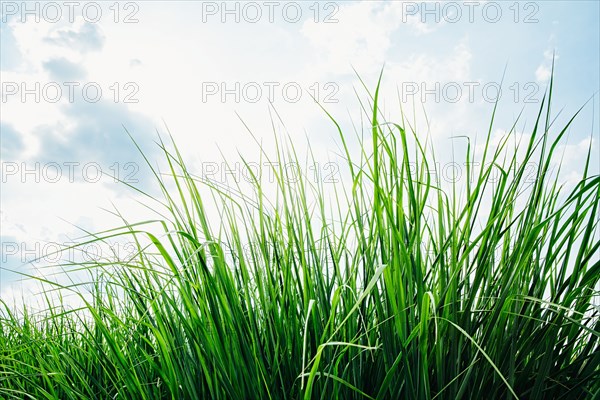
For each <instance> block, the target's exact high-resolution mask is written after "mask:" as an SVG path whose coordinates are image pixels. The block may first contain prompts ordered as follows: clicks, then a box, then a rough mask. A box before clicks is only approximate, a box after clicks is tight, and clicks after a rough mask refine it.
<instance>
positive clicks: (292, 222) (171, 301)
mask: <svg viewBox="0 0 600 400" xmlns="http://www.w3.org/2000/svg"><path fill="white" fill-rule="evenodd" d="M551 93H552V90H551V86H550V90H549V91H548V95H547V97H545V98H544V101H543V102H542V105H541V107H540V110H539V114H538V117H537V120H536V123H535V126H534V128H533V129H532V130H531V131H530V132H528V133H529V135H528V136H526V141H523V142H521V143H519V148H520V152H519V153H517V152H516V151H515V149H514V148H512V147H511V146H513V141H512V140H513V139H512V138H513V135H514V134H515V132H514V129H513V130H511V131H509V132H508V133H507V134H506V136H505V137H504V138H503V140H502V141H501V142H500V143H499V144H498V145H495V144H493V143H492V142H491V139H490V138H491V132H492V126H493V116H492V120H491V122H490V126H489V132H490V133H489V134H488V136H487V141H486V144H485V146H484V152H483V156H482V158H481V159H477V160H476V159H475V155H474V149H473V148H472V146H471V143H470V142H469V141H467V139H464V140H465V141H466V142H467V149H468V150H467V155H466V159H465V160H464V162H465V163H464V165H466V166H467V171H466V175H467V176H469V177H471V176H472V177H473V179H467V180H466V184H464V185H462V186H459V184H458V183H457V184H454V185H449V186H450V187H448V185H444V184H443V182H440V180H439V179H432V174H431V173H430V172H431V171H432V170H434V169H435V168H436V163H435V156H434V153H433V150H432V146H431V143H428V142H427V140H425V139H423V137H422V136H420V134H419V132H414V131H413V130H412V129H411V127H410V124H408V123H405V121H404V120H403V119H401V122H400V123H393V122H389V121H385V120H384V119H383V116H382V114H381V113H380V111H379V107H378V96H379V86H378V87H377V90H376V91H375V92H374V93H373V94H372V95H368V96H367V99H366V101H364V102H363V104H364V105H365V109H364V111H365V112H366V113H368V116H369V119H370V131H369V132H368V135H366V137H367V138H366V139H365V138H362V137H360V136H359V140H360V152H359V153H358V155H357V154H354V152H353V149H352V148H351V147H352V146H350V145H349V144H348V142H347V140H348V138H349V137H350V136H351V135H354V134H355V133H354V132H342V130H341V128H340V127H339V125H338V124H337V123H336V121H335V119H334V118H333V117H331V122H332V123H333V126H335V127H337V128H338V129H339V140H340V144H341V148H342V149H343V151H344V153H345V159H346V164H345V171H344V174H345V176H347V177H348V178H349V179H345V180H343V182H341V183H340V184H338V185H334V186H333V187H327V188H325V187H324V184H323V182H322V181H318V180H317V181H315V180H314V179H312V175H311V172H309V171H304V170H301V169H299V170H296V171H290V169H289V168H283V167H282V166H283V165H290V164H292V165H303V163H302V162H300V161H299V160H300V159H301V157H300V156H298V154H297V152H296V150H295V148H294V146H293V143H291V142H290V141H289V140H283V141H281V140H279V141H278V142H277V151H275V152H274V153H273V154H266V152H263V154H261V155H260V156H261V159H263V158H264V159H266V160H271V161H273V163H272V164H271V165H272V167H271V168H272V171H270V173H271V174H272V176H274V177H276V180H275V183H274V184H273V185H269V184H268V182H267V183H265V182H263V176H264V175H266V174H260V176H259V175H255V176H254V177H253V179H254V181H253V182H252V183H251V184H250V185H249V186H250V190H248V187H245V188H243V190H242V188H235V187H233V188H227V189H225V188H223V187H222V186H221V185H217V184H215V183H214V182H210V181H206V180H204V179H202V177H198V176H196V175H194V173H193V171H189V170H188V169H187V168H186V165H185V163H184V160H183V158H182V156H181V155H180V153H179V151H178V150H177V148H176V146H175V145H174V144H172V145H168V146H167V145H165V143H163V142H161V143H160V146H161V148H162V150H163V154H164V159H165V161H166V162H167V163H168V166H169V173H168V174H161V173H159V172H158V171H156V170H155V171H154V172H155V175H156V178H157V179H156V184H157V185H158V186H160V188H161V189H162V191H163V195H164V196H163V197H162V198H161V199H157V198H154V199H151V198H149V199H148V205H149V206H150V207H152V208H153V209H154V210H155V211H156V212H157V215H160V216H161V217H160V218H158V219H157V220H153V221H142V222H141V223H137V224H133V223H130V222H128V221H127V220H126V216H124V217H123V221H124V224H123V226H122V227H120V228H117V229H115V230H113V231H109V232H103V233H100V234H97V235H94V236H91V237H90V240H91V241H107V240H111V239H115V238H123V237H125V238H127V239H128V240H130V241H135V242H136V243H137V244H138V245H137V246H138V251H137V252H136V254H135V255H134V257H132V258H131V259H127V260H126V259H122V260H120V262H104V263H102V262H96V263H91V264H85V265H80V266H79V267H83V268H85V269H89V273H90V277H91V278H93V282H94V283H93V285H92V286H93V289H92V294H93V296H92V297H91V299H92V300H89V298H88V297H82V299H83V300H84V301H85V304H86V306H85V307H84V308H83V309H80V310H66V309H64V308H63V307H61V305H60V301H59V302H56V301H53V300H50V297H49V298H48V310H47V312H46V314H45V315H44V316H42V317H40V316H33V315H31V314H27V313H25V314H23V315H20V314H19V315H17V313H16V312H15V311H12V309H11V308H10V307H9V306H5V307H4V311H3V314H2V315H3V319H2V320H1V322H2V324H1V325H0V397H2V398H7V399H9V398H52V399H54V398H56V399H81V398H89V399H97V398H107V399H108V398H110V399H122V398H131V399H157V398H172V399H182V398H190V399H200V398H227V399H249V398H257V399H269V398H270V399H285V398H302V397H303V398H306V399H308V398H320V399H326V400H328V399H334V398H339V399H350V398H377V399H431V398H439V399H457V398H469V399H497V398H527V399H560V398H564V399H577V398H592V397H594V396H597V395H598V392H599V390H600V379H599V373H600V370H599V365H600V352H599V345H598V334H599V318H598V316H599V310H598V307H597V305H595V304H594V302H595V303H596V304H597V300H598V280H599V279H600V261H599V247H600V240H599V238H598V199H599V198H600V177H599V176H597V175H594V176H590V174H589V172H588V171H589V162H590V153H589V152H588V154H583V155H582V159H586V160H587V161H586V163H585V168H584V170H583V172H582V176H581V180H580V181H579V183H578V184H577V185H575V186H574V188H572V189H569V190H568V191H565V189H564V188H563V187H561V185H560V182H561V181H560V174H557V173H555V172H556V171H554V170H552V165H551V159H552V157H553V156H554V152H555V150H556V148H557V146H558V145H560V144H561V143H563V141H564V135H565V132H566V131H567V129H568V125H567V126H564V127H556V126H553V125H552V121H553V116H552V115H551V114H550V106H549V104H550V97H551ZM494 113H495V110H494ZM328 115H329V114H328ZM569 124H570V122H569ZM523 150H524V151H523ZM590 151H591V150H590ZM311 154H312V153H310V152H309V159H310V157H311ZM585 157H587V158H585ZM148 165H149V166H152V162H151V160H148ZM261 165H262V164H261ZM531 165H535V171H533V173H534V178H535V179H533V180H530V179H528V178H529V177H530V175H531V169H527V168H530V167H531ZM249 170H251V169H249ZM290 174H295V175H294V176H298V174H299V175H300V176H302V177H303V179H299V180H298V179H294V178H293V177H290ZM492 175H493V176H497V177H498V179H491V178H490V177H491V176H492ZM434 176H438V177H439V176H440V175H439V174H434ZM237 189H239V191H238V190H237ZM205 193H210V195H209V196H206V195H205ZM213 202H214V203H213ZM209 204H210V206H209ZM214 205H216V206H217V207H216V208H217V209H218V212H219V218H214V215H212V214H211V213H209V212H207V209H208V208H209V207H210V208H211V209H212V208H213V206H214ZM157 225H158V226H160V227H162V233H161V234H157V233H156V226H157ZM150 226H152V229H151V228H150ZM248 244H251V246H248ZM71 267H73V266H71ZM56 286H59V285H58V284H56ZM63 289H68V290H74V291H75V292H76V293H77V290H79V288H78V286H77V285H75V286H73V287H67V288H63Z"/></svg>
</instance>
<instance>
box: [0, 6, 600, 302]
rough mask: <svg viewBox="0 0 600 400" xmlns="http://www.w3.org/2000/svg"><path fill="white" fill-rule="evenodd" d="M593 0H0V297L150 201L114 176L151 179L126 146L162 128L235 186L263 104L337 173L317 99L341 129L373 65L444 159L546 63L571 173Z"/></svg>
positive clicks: (586, 94) (524, 121)
mask: <svg viewBox="0 0 600 400" xmlns="http://www.w3.org/2000/svg"><path fill="white" fill-rule="evenodd" d="M599 5H600V2H598V1H560V0H553V1H502V2H497V1H496V2H495V1H458V2H453V1H445V2H408V1H385V2H382V1H343V2H342V1H338V2H333V1H321V2H316V1H307V2H284V1H271V2H269V1H265V2H235V1H231V2H226V3H225V2H221V1H218V2H211V1H205V2H201V1H170V2H166V1H122V2H114V1H109V2H101V1H98V2H74V3H69V2H21V1H19V2H12V1H2V2H0V17H1V21H0V83H1V88H0V97H1V103H0V107H1V109H0V145H1V153H0V163H1V167H2V171H1V173H2V174H1V175H2V177H1V178H2V180H1V182H0V185H1V190H0V201H1V213H0V223H1V228H0V241H1V247H2V260H0V298H2V299H5V300H6V299H11V298H22V297H23V293H29V292H31V291H32V290H34V289H33V285H32V284H31V280H29V279H23V277H22V276H20V275H19V274H18V273H17V272H25V273H28V274H32V275H41V276H48V275H50V274H52V273H53V272H56V271H55V270H54V269H52V268H45V266H46V265H51V264H52V262H53V261H55V260H53V259H52V257H50V256H48V253H52V251H54V249H55V248H56V247H55V244H67V243H70V242H71V241H73V240H75V239H76V238H78V237H81V236H82V233H83V231H82V229H83V230H87V231H90V232H96V231H99V230H102V229H106V228H109V227H111V226H115V224H116V225H118V224H119V221H118V220H117V219H116V218H114V216H112V215H111V214H110V213H109V212H107V211H106V209H113V207H117V208H118V210H119V211H121V212H122V213H123V214H124V215H127V216H128V218H129V219H130V220H139V219H143V218H144V217H145V216H146V213H147V210H145V209H144V208H143V207H141V206H140V205H139V204H138V203H137V201H138V200H140V195H139V194H137V192H135V191H133V190H131V189H130V188H129V187H128V186H127V185H123V184H122V183H119V182H118V180H121V181H125V182H127V183H128V184H131V185H134V186H136V187H139V188H141V189H143V190H145V191H147V192H148V193H151V194H154V193H158V191H157V190H158V188H157V186H156V184H155V181H154V180H153V177H152V175H151V173H150V169H149V168H148V167H147V165H146V164H145V161H144V158H143V157H142V156H141V155H140V153H139V151H138V149H137V147H136V144H137V145H139V146H140V148H142V149H143V151H144V154H145V156H146V157H147V158H148V160H149V161H150V163H151V164H152V165H158V166H160V165H161V163H162V162H163V161H164V160H162V159H161V151H160V148H159V146H158V145H157V144H156V141H157V139H158V137H159V135H160V137H162V138H167V137H168V135H169V134H170V135H172V136H173V138H174V140H175V142H176V143H177V145H178V147H179V148H180V149H181V150H182V153H183V156H184V158H185V159H186V161H187V162H188V165H189V166H190V169H192V170H195V171H198V173H199V174H210V177H211V179H213V180H217V181H219V182H220V183H223V184H231V183H232V180H236V179H238V180H239V179H243V177H244V173H245V172H246V171H244V170H243V168H242V167H241V166H240V164H239V163H236V162H235V161H234V160H237V158H236V157H237V155H238V153H240V154H243V155H244V157H245V158H246V159H247V160H249V161H251V162H252V161H254V162H259V160H260V154H259V152H258V147H257V145H256V143H255V140H254V138H253V135H254V137H256V138H258V139H259V141H261V143H262V145H263V146H264V147H265V149H267V150H268V149H269V148H272V147H273V146H274V136H273V125H272V118H273V112H274V111H276V113H277V115H278V116H279V117H280V119H281V120H280V121H279V120H278V121H276V124H275V126H276V128H275V129H276V130H277V131H278V132H279V133H281V132H285V133H286V134H289V136H290V138H292V140H294V143H296V144H297V145H298V146H299V147H300V148H302V147H303V146H306V145H308V144H310V146H311V147H312V148H313V149H314V150H315V151H316V153H317V157H318V159H319V160H322V163H321V164H320V166H319V167H318V168H319V169H320V171H321V172H322V174H323V175H324V176H327V174H329V175H331V174H335V173H337V170H336V169H335V168H333V169H328V168H329V166H328V165H327V161H328V160H331V159H332V157H334V156H335V153H336V152H337V151H338V150H339V145H340V141H339V137H338V136H337V131H336V130H335V127H334V126H333V124H332V123H331V122H330V121H329V119H328V117H327V116H326V115H325V113H324V112H323V110H322V109H321V107H320V106H319V105H318V104H317V103H315V99H316V100H317V101H318V103H319V104H320V105H321V106H323V107H324V108H325V109H326V110H327V111H328V112H329V113H331V114H332V115H334V116H335V118H336V119H337V120H338V122H339V123H340V125H341V126H342V127H343V130H344V132H348V133H347V134H348V138H349V141H350V143H351V144H352V143H353V142H352V138H353V137H354V131H353V128H352V127H353V124H355V123H357V122H358V123H360V122H361V118H362V119H364V115H363V114H362V112H361V108H360V102H359V100H358V98H360V97H361V96H362V98H363V99H364V98H367V97H365V96H368V95H367V92H366V90H367V89H368V90H370V91H372V90H374V88H375V86H376V84H377V79H378V77H379V74H380V73H381V72H382V71H383V75H382V95H381V97H382V100H381V104H382V109H383V112H384V113H385V115H386V117H388V118H389V119H390V120H394V119H396V120H399V119H400V118H401V110H402V111H403V112H404V113H405V115H407V116H410V119H411V121H413V122H414V125H415V126H416V128H417V131H418V132H419V134H420V135H429V136H430V137H431V138H432V140H433V143H434V145H435V146H436V148H439V152H440V159H442V160H444V159H447V160H449V159H451V158H452V156H453V153H452V152H453V151H457V152H460V151H461V149H460V148H458V147H460V144H454V142H452V137H454V136H461V135H462V136H469V137H471V138H478V137H479V138H480V137H482V135H485V134H486V133H487V130H488V127H489V121H490V118H491V115H492V110H493V107H494V104H495V102H496V100H498V112H497V116H496V120H495V124H494V126H493V134H494V135H496V136H498V137H499V136H500V135H502V133H504V132H506V131H508V130H509V129H510V128H511V126H512V124H513V123H514V121H515V119H516V118H517V116H519V115H520V114H521V117H520V120H519V121H520V122H519V124H518V127H517V132H516V133H515V134H518V135H526V134H527V132H528V130H529V131H530V129H531V127H532V124H533V121H534V118H535V115H536V112H537V111H538V109H539V106H540V103H541V101H542V98H543V96H544V93H545V92H546V91H547V87H548V83H549V79H550V76H551V70H552V65H553V63H554V66H555V70H554V78H555V91H554V94H553V98H554V99H553V101H554V103H553V111H554V112H555V113H556V115H558V118H557V121H558V124H560V122H563V123H564V122H566V121H567V120H568V118H569V117H570V116H571V115H573V114H574V113H575V112H577V111H578V110H579V109H580V108H581V107H583V109H582V111H581V113H580V114H579V116H578V118H577V120H576V121H575V123H574V124H573V125H572V127H571V129H570V130H569V132H568V144H567V145H565V146H563V148H561V149H560V153H561V154H562V155H563V159H562V165H563V168H564V172H565V176H566V177H567V179H569V177H571V178H572V179H574V178H573V177H576V176H577V173H578V171H580V170H581V168H582V162H583V160H584V155H585V154H586V152H587V149H588V147H589V145H590V140H591V141H592V144H591V145H592V149H593V156H594V158H593V163H594V168H597V166H598V153H599V152H598V139H599V138H600V134H599V129H598V117H599V110H600V107H599V100H600V99H599V98H598V95H599V89H600V81H599V78H600V73H599V71H600V50H599V49H600V43H599V42H600V25H599V24H600V6H599ZM363 83H364V85H365V86H366V88H365V87H364V86H363ZM499 88H500V91H499ZM357 96H358V97H357ZM498 96H499V98H498ZM276 119H277V118H276ZM363 122H364V121H363ZM246 127H248V128H249V129H250V130H251V132H252V135H251V134H249V132H248V130H247V129H246ZM132 138H133V140H135V144H134V141H133V140H132ZM451 143H452V145H451ZM455 146H456V148H455ZM463 147H464V146H463ZM462 150H463V151H464V149H462ZM223 157H224V158H223ZM224 159H225V160H228V161H231V162H232V163H233V164H234V167H233V171H228V170H227V168H226V167H225V165H224V162H223V160H224ZM116 178H118V180H117V179H116ZM38 257H42V258H43V260H42V261H40V262H37V263H34V264H33V265H32V264H31V263H28V262H29V261H31V260H33V259H36V258H38ZM42 267H44V268H42ZM28 291H29V292H28Z"/></svg>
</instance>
